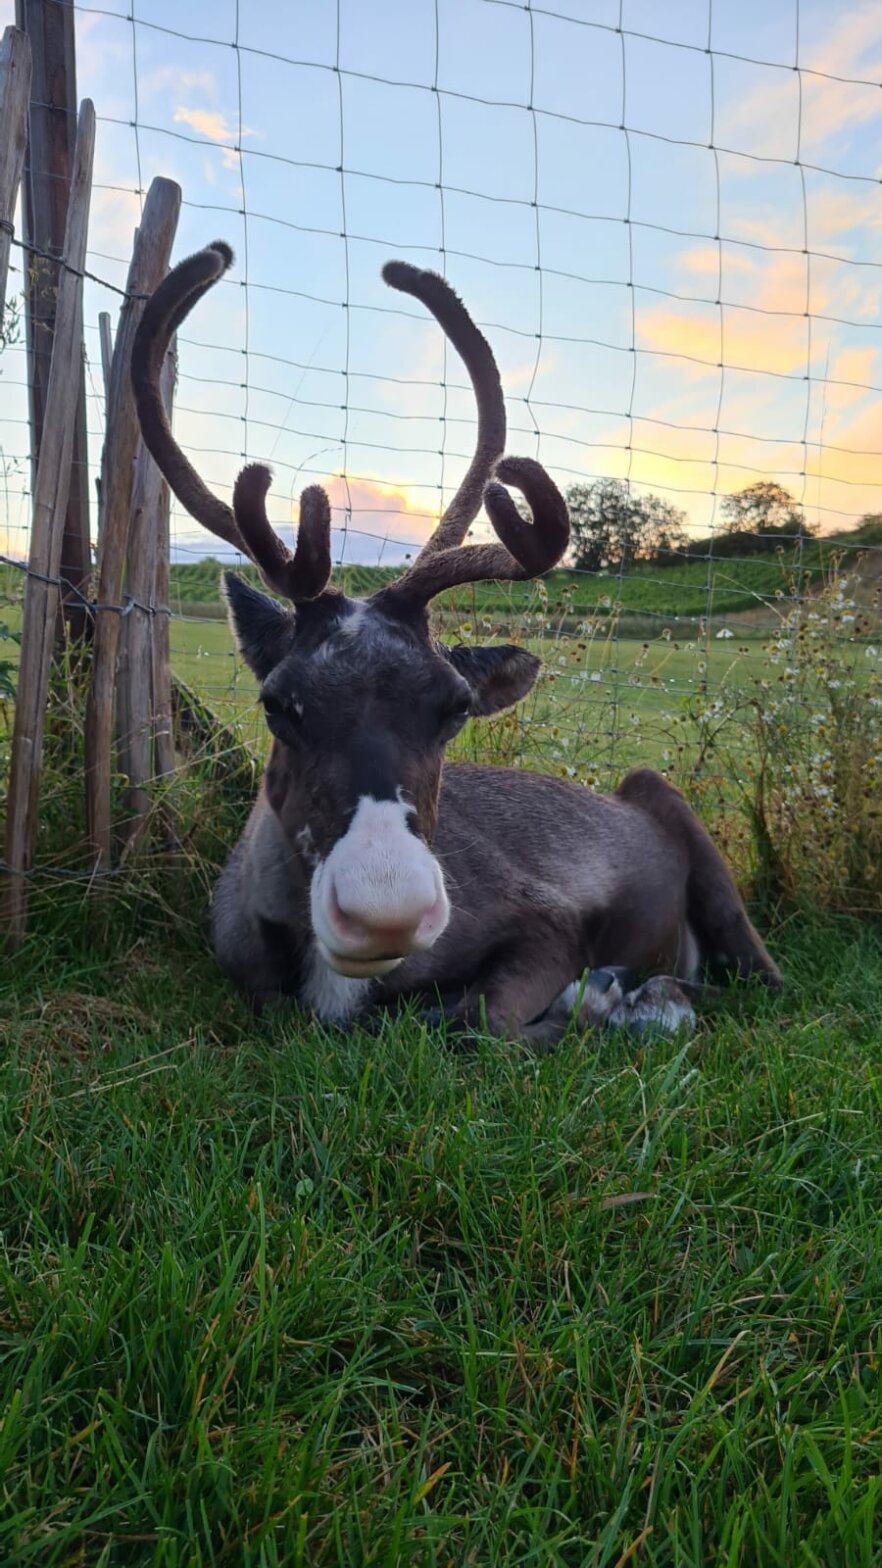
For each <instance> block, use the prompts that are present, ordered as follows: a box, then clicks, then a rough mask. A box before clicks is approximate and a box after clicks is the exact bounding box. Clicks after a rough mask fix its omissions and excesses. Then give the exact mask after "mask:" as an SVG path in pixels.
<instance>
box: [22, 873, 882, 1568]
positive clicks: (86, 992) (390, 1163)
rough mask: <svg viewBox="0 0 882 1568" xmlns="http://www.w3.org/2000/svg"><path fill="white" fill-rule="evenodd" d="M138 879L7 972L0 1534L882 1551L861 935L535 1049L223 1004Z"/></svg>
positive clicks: (872, 1137)
mask: <svg viewBox="0 0 882 1568" xmlns="http://www.w3.org/2000/svg"><path fill="white" fill-rule="evenodd" d="M165 895H166V899H167V904H166V905H165V906H162V905H159V904H157V903H155V902H151V901H149V900H147V899H146V898H144V897H143V896H142V897H141V900H140V902H139V903H138V904H135V903H132V902H130V901H129V900H127V899H125V898H120V899H119V901H116V900H114V901H112V903H111V904H110V905H109V906H106V907H105V909H104V911H103V913H99V914H98V915H96V916H94V917H93V921H92V922H91V923H90V922H89V921H88V920H87V919H86V918H85V917H84V908H83V905H82V903H81V902H80V900H79V899H78V898H75V897H74V896H73V894H72V893H71V892H70V890H66V891H65V892H64V893H63V894H62V895H61V896H58V895H56V896H55V898H54V900H53V904H52V909H51V911H48V910H46V909H43V910H41V911H40V913H39V915H38V923H39V925H40V939H39V940H35V941H34V942H33V943H32V944H31V946H30V949H29V950H28V952H27V953H26V954H25V955H24V957H23V959H22V960H20V961H19V962H18V963H17V964H16V966H15V967H14V969H13V968H12V966H9V967H7V968H6V970H5V973H4V979H3V982H2V991H0V1019H2V1028H3V1033H4V1037H5V1040H6V1050H5V1053H4V1060H3V1063H2V1066H0V1119H2V1128H3V1131H2V1136H0V1182H2V1193H3V1200H2V1215H3V1218H2V1254H0V1355H2V1367H3V1377H2V1390H3V1400H4V1405H5V1413H4V1421H3V1426H2V1436H0V1478H2V1479H0V1485H2V1492H0V1497H2V1502H0V1561H2V1562H3V1563H4V1564H8V1565H10V1568H24V1565H26V1564H27V1565H34V1568H56V1565H57V1568H61V1565H68V1564H74V1563H76V1564H90V1565H91V1564H94V1565H99V1564H100V1565H111V1564H113V1565H116V1564H138V1565H141V1564H143V1565H145V1568H146V1565H154V1564H155V1565H163V1568H172V1565H173V1568H184V1565H186V1568H196V1565H209V1564H215V1563H227V1562H229V1563H235V1564H247V1565H261V1568H263V1565H285V1568H288V1565H293V1564H303V1565H310V1568H313V1565H323V1564H340V1565H355V1564H389V1565H392V1564H418V1565H430V1564H431V1565H435V1564H437V1565H451V1568H453V1565H456V1568H459V1565H461V1564H466V1563H469V1564H471V1563H474V1564H478V1565H484V1564H487V1565H496V1564H499V1565H505V1568H509V1565H515V1564H518V1565H524V1564H536V1565H537V1568H548V1565H558V1564H559V1565H568V1568H583V1565H587V1564H592V1565H594V1564H596V1565H608V1568H616V1565H619V1568H624V1564H626V1563H632V1562H633V1563H640V1564H647V1565H649V1564H652V1565H668V1564H676V1565H683V1568H685V1565H687V1564H688V1565H690V1568H705V1565H707V1564H708V1563H726V1564H763V1565H767V1564H768V1565H771V1564H775V1565H780V1568H794V1565H805V1568H815V1565H817V1564H825V1565H829V1568H833V1565H843V1564H848V1565H852V1568H859V1565H860V1568H871V1565H875V1564H878V1563H879V1561H880V1538H879V1533H878V1532H879V1517H880V1507H882V1469H880V1455H882V1382H880V1369H879V1358H880V1354H882V1344H880V1314H879V1302H880V1299H882V1228H880V1225H879V1214H880V1213H882V1169H880V1147H882V1072H880V1066H882V1058H880V1046H879V1041H880V1032H882V988H880V987H879V985H878V976H879V973H880V958H882V951H880V940H879V936H878V933H876V934H874V933H873V931H872V930H871V929H870V928H869V927H867V926H866V925H860V924H858V923H857V922H847V921H839V922H829V923H823V922H820V921H817V922H811V921H809V920H802V921H798V922H794V923H793V924H792V925H790V926H789V927H788V928H786V929H782V930H780V931H779V932H778V933H777V936H776V939H775V944H774V945H775V950H776V952H777V953H778V955H779V956H780V957H781V959H782V962H783V964H784V967H785V969H786V970H787V973H788V977H789V980H790V989H789V991H788V993H787V994H786V996H785V997H784V998H783V999H781V1000H777V1001H772V1000H769V999H767V998H757V997H753V996H752V995H751V994H750V993H746V994H745V995H744V996H743V997H741V998H738V997H733V1000H732V1003H731V1004H730V1005H729V1006H728V1007H727V1008H726V1009H725V1010H724V1012H723V1014H722V1015H721V1016H720V1017H718V1018H716V1019H706V1020H705V1021H704V1023H703V1025H702V1027H701V1030H700V1033H699V1035H698V1036H697V1038H696V1039H695V1041H694V1042H693V1043H692V1044H690V1045H688V1046H686V1047H683V1046H678V1045H677V1044H676V1043H673V1042H671V1043H666V1044H663V1045H658V1046H654V1047H653V1048H652V1049H651V1050H644V1049H638V1048H635V1046H634V1045H633V1044H632V1043H629V1042H625V1041H623V1040H620V1039H617V1038H612V1037H611V1038H608V1039H605V1040H602V1041H596V1040H591V1039H582V1040H578V1039H573V1040H571V1041H570V1042H569V1043H565V1044H564V1045H563V1046H562V1047H561V1048H560V1049H559V1050H558V1051H557V1052H556V1053H555V1054H554V1055H552V1056H551V1057H548V1058H546V1059H544V1060H542V1061H540V1062H536V1061H533V1060H531V1059H530V1058H529V1057H527V1056H525V1055H524V1054H523V1053H522V1052H520V1051H517V1050H514V1049H512V1048H504V1047H500V1046H499V1045H498V1044H494V1043H492V1042H487V1043H486V1044H483V1045H478V1046H477V1047H475V1048H474V1049H473V1050H472V1051H470V1052H469V1053H468V1054H461V1053H457V1052H454V1051H453V1049H452V1048H451V1047H449V1046H448V1045H447V1044H446V1043H445V1041H444V1039H443V1037H442V1036H440V1035H439V1034H438V1033H436V1032H431V1031H427V1030H426V1029H425V1028H424V1027H423V1026H422V1025H421V1023H420V1022H419V1021H418V1020H416V1019H415V1018H413V1017H409V1018H405V1019H404V1020H403V1021H394V1022H387V1023H386V1024H384V1025H383V1027H382V1028H381V1029H380V1031H379V1032H378V1033H375V1034H372V1033H367V1032H363V1031H360V1030H355V1031H354V1032H352V1033H351V1034H348V1035H342V1034H336V1033H332V1032H325V1031H324V1030H322V1029H319V1028H317V1027H316V1026H315V1025H313V1024H311V1023H310V1022H309V1021H308V1020H306V1019H305V1018H303V1017H302V1016H300V1015H299V1014H298V1013H297V1012H296V1011H293V1010H292V1011H289V1012H287V1013H285V1014H281V1015H279V1016H276V1017H272V1018H269V1019H267V1020H265V1021H264V1022H263V1023H261V1024H256V1023H255V1021H254V1020H253V1019H252V1018H251V1017H250V1015H249V1014H248V1012H247V1011H246V1009H245V1007H244V1006H243V1005H242V1004H241V1003H239V1002H238V1001H237V1000H236V998H235V997H234V996H233V995H232V994H231V993H230V992H229V990H228V988H227V987H226V986H225V985H224V984H223V982H222V981H221V980H220V979H219V977H218V975H217V973H216V971H215V969H214V965H213V963H212V960H211V958H210V956H209V955H208V954H207V952H206V951H205V947H204V942H203V928H204V887H203V886H202V885H201V884H195V883H194V882H192V881H189V880H184V881H182V882H181V884H180V886H179V887H177V888H174V889H169V888H166V889H165ZM50 937H51V945H50V941H49V938H50Z"/></svg>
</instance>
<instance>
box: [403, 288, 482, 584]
mask: <svg viewBox="0 0 882 1568" xmlns="http://www.w3.org/2000/svg"><path fill="white" fill-rule="evenodd" d="M383 279H384V282H386V283H388V284H389V285H390V287H391V288H393V289H400V290H401V292H402V293H404V294H412V295H413V296H414V298H415V299H418V300H420V302H421V303H422V304H423V305H425V306H426V309H427V310H430V311H431V312H432V315H433V316H434V317H435V319H436V321H437V322H438V323H439V324H440V326H441V327H442V328H443V330H444V332H445V333H446V335H447V337H448V338H449V339H450V342H451V343H452V344H453V346H454V348H455V349H456V351H457V353H458V354H459V356H460V358H461V360H462V361H463V364H464V365H465V367H466V370H467V371H468V373H469V377H470V379H471V383H472V386H473V388H474V392H475V400H476V402H477V405H478V438H477V442H476V445H475V455H474V457H473V458H472V461H471V463H470V464H469V466H468V469H467V470H466V473H465V476H464V478H463V480H462V483H461V485H460V486H459V489H458V490H457V492H456V495H455V496H454V497H453V500H452V501H451V502H450V505H449V506H448V507H447V508H446V510H445V512H444V514H443V516H442V518H441V520H440V522H439V523H438V526H437V528H436V529H435V531H434V533H433V534H432V535H431V537H430V538H429V539H427V541H426V543H425V544H424V545H423V548H422V550H421V551H420V553H419V555H418V556H417V560H418V561H422V560H423V559H424V558H426V557H429V556H433V555H436V554H439V553H440V552H441V551H442V550H450V549H452V548H454V547H455V546H456V545H460V544H462V542H463V540H464V538H465V536H466V534H467V533H468V531H469V528H470V526H471V524H472V523H473V522H474V520H475V518H476V517H477V515H478V511H479V508H480V505H481V498H482V495H483V492H484V486H485V485H486V483H487V481H488V479H489V478H490V475H491V474H492V472H493V466H494V464H495V463H496V462H497V461H498V459H499V458H500V457H501V456H502V453H503V452H504V451H505V400H504V398H503V395H502V383H501V382H500V379H499V370H498V368H497V365H496V360H495V359H494V357H493V350H492V349H491V347H490V345H489V343H488V342H487V339H486V338H485V337H484V335H483V333H481V332H479V331H478V328H477V327H476V326H475V323H474V322H473V321H472V318H471V316H470V315H469V313H468V311H467V310H466V308H465V306H464V304H463V303H462V300H461V299H460V298H459V297H458V295H457V294H455V293H454V291H453V289H452V288H451V287H450V284H449V283H448V282H446V280H445V279H444V278H441V277H439V276H438V274H437V272H427V271H423V270H422V269H421V268H420V267H412V266H411V265H410V263H409V262H406V261H388V262H387V263H386V265H385V267H384V268H383Z"/></svg>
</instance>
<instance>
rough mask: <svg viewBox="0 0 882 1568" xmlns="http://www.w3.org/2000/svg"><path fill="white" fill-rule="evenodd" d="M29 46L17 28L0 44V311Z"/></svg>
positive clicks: (21, 149) (21, 147)
mask: <svg viewBox="0 0 882 1568" xmlns="http://www.w3.org/2000/svg"><path fill="white" fill-rule="evenodd" d="M30 92H31V46H30V44H29V43H28V40H27V36H26V35H25V34H24V33H22V32H19V29H18V28H17V27H7V29H6V31H5V33H4V34H3V41H2V43H0V311H2V310H3V302H4V300H5V299H6V279H7V276H8V273H9V252H10V250H11V248H12V226H13V222H14V219H15V203H16V199H17V197H18V187H19V183H20V181H21V171H22V166H23V164H24V154H25V144H26V142H27V139H28V100H29V98H30Z"/></svg>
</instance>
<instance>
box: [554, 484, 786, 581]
mask: <svg viewBox="0 0 882 1568" xmlns="http://www.w3.org/2000/svg"><path fill="white" fill-rule="evenodd" d="M567 504H568V506H569V509H570V521H571V539H572V550H571V554H572V563H573V565H574V566H576V567H579V568H581V569H582V570H583V571H590V572H599V571H608V570H619V569H620V568H621V567H622V566H625V565H627V564H628V563H629V562H631V561H645V562H648V563H654V564H656V565H670V564H671V563H672V562H674V561H675V560H682V559H683V558H684V557H689V556H690V555H692V556H702V555H707V554H708V553H709V552H710V551H711V550H712V552H713V554H714V555H716V556H724V557H725V556H738V555H763V554H767V553H770V552H772V551H774V550H776V549H777V548H778V547H779V545H780V544H781V543H782V542H785V541H791V540H796V539H799V538H800V537H801V538H810V537H811V536H812V535H813V534H814V533H815V532H816V528H815V525H814V524H813V523H810V522H809V521H808V519H807V518H806V516H805V514H804V512H803V510H802V508H801V507H800V506H799V504H798V502H797V501H796V500H795V498H794V497H793V496H792V495H791V494H790V491H789V490H786V489H785V488H784V486H783V485H779V484H776V483H774V482H773V481H772V480H765V479H761V480H757V481H756V483H755V484H752V485H747V486H745V488H744V489H743V490H739V491H738V492H737V493H736V494H735V495H727V496H725V497H724V498H723V499H722V501H721V502H720V527H719V528H718V529H717V530H715V531H714V533H713V534H712V535H708V536H707V537H706V538H704V539H696V538H693V537H692V536H690V535H687V533H686V526H685V525H686V514H685V512H682V511H681V510H680V509H679V507H676V506H673V505H672V504H671V502H670V501H665V500H663V499H662V497H661V496H658V495H652V494H648V495H634V494H633V493H632V492H631V491H630V489H629V488H628V486H627V485H626V484H625V483H624V482H623V481H622V480H621V479H596V480H595V481H594V483H593V484H590V485H586V484H575V485H570V488H569V489H568V491H567Z"/></svg>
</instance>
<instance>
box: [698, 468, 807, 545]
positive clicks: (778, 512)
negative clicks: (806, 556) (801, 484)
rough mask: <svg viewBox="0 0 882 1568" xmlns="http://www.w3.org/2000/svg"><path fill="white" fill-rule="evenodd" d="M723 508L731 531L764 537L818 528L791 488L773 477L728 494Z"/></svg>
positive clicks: (794, 534) (805, 531)
mask: <svg viewBox="0 0 882 1568" xmlns="http://www.w3.org/2000/svg"><path fill="white" fill-rule="evenodd" d="M720 511H721V513H722V515H723V517H724V519H725V522H726V532H727V533H730V534H755V535H757V536H758V537H759V539H761V537H762V535H763V534H788V535H791V536H797V535H799V534H811V533H814V531H815V529H814V525H813V524H809V523H808V522H807V521H806V518H805V516H804V514H803V511H802V508H801V506H800V505H799V503H798V502H797V501H796V500H795V498H794V497H793V496H792V495H791V494H790V491H789V490H785V488H784V486H783V485H779V484H776V483H775V482H774V480H770V479H758V480H757V481H756V483H755V484H752V485H746V486H745V488H744V489H743V490H739V491H738V492H737V494H736V495H727V496H726V499H725V501H724V502H723V504H722V506H721V507H720ZM760 548H763V546H762V544H760Z"/></svg>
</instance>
